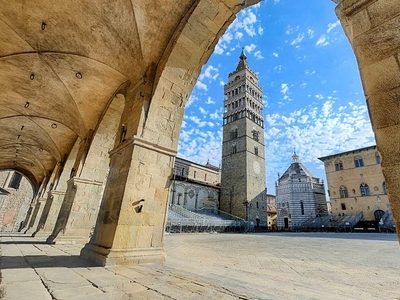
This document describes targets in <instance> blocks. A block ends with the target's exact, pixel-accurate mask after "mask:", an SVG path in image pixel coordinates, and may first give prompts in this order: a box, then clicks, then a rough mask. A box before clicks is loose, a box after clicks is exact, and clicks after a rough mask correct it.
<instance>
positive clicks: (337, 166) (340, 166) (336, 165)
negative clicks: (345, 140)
mask: <svg viewBox="0 0 400 300" xmlns="http://www.w3.org/2000/svg"><path fill="white" fill-rule="evenodd" d="M335 170H336V171H341V170H343V163H342V162H337V163H335Z"/></svg>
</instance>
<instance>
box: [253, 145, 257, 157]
mask: <svg viewBox="0 0 400 300" xmlns="http://www.w3.org/2000/svg"><path fill="white" fill-rule="evenodd" d="M254 154H255V155H257V156H258V147H257V146H254Z"/></svg>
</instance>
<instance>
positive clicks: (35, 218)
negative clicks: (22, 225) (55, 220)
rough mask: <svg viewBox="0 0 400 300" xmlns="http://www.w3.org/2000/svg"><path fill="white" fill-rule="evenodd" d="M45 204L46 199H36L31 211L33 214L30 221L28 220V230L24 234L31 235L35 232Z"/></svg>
mask: <svg viewBox="0 0 400 300" xmlns="http://www.w3.org/2000/svg"><path fill="white" fill-rule="evenodd" d="M45 203H46V198H42V197H40V198H38V199H37V200H36V203H35V208H34V209H33V213H32V216H31V219H30V220H29V225H28V228H27V229H26V231H25V233H26V234H33V233H34V232H35V230H36V227H37V225H38V224H39V219H40V216H41V214H42V211H43V208H44V204H45Z"/></svg>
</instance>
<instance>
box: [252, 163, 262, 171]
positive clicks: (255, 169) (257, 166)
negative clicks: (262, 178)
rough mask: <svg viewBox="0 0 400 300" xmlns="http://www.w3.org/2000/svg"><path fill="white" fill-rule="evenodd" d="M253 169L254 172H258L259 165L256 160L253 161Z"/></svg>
mask: <svg viewBox="0 0 400 300" xmlns="http://www.w3.org/2000/svg"><path fill="white" fill-rule="evenodd" d="M253 170H254V173H256V174H260V170H261V166H260V164H259V163H258V161H255V162H253Z"/></svg>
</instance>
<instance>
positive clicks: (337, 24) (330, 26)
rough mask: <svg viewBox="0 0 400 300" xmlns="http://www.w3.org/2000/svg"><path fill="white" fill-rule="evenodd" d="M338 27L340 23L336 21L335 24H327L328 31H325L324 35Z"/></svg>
mask: <svg viewBox="0 0 400 300" xmlns="http://www.w3.org/2000/svg"><path fill="white" fill-rule="evenodd" d="M339 25H340V21H339V20H337V21H336V22H335V23H329V24H328V29H327V30H326V33H329V32H331V31H332V30H333V29H334V28H335V27H336V26H339Z"/></svg>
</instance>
